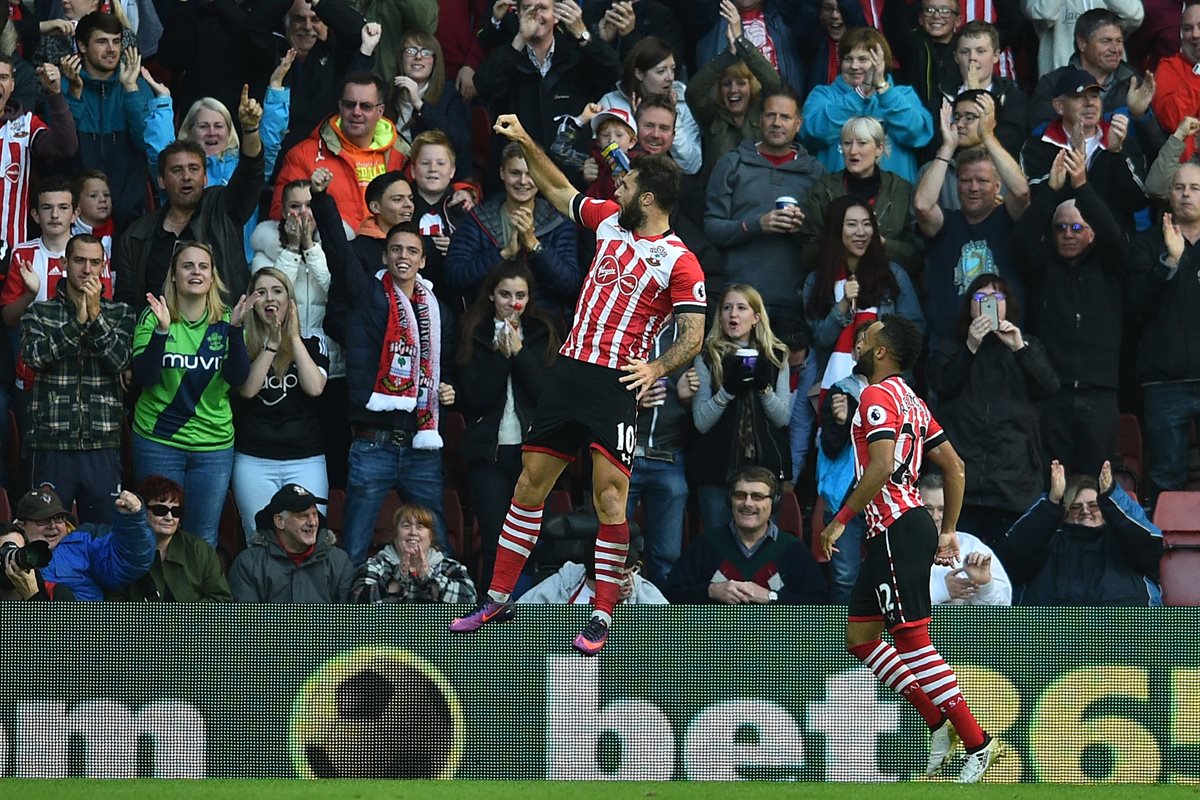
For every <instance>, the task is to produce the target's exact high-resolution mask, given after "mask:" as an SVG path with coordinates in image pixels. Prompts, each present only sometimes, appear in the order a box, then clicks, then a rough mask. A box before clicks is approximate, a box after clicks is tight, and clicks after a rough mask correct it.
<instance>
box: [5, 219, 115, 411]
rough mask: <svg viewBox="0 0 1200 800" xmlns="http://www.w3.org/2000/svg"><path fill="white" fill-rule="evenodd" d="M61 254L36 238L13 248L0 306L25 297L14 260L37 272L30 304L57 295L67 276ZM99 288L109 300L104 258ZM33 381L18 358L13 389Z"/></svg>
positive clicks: (109, 283)
mask: <svg viewBox="0 0 1200 800" xmlns="http://www.w3.org/2000/svg"><path fill="white" fill-rule="evenodd" d="M63 255H64V254H63V253H55V252H53V251H51V250H49V249H47V248H46V245H45V243H44V242H42V240H41V239H40V238H39V239H32V240H30V241H28V242H22V243H21V244H19V245H17V246H16V247H14V248H13V251H12V259H11V260H10V261H9V264H8V275H7V277H5V279H4V288H2V289H0V306H6V305H8V304H9V303H12V302H14V301H15V300H19V299H20V298H21V295H23V294H25V279H24V278H22V277H21V269H20V267H18V266H17V259H18V258H19V259H21V260H22V261H25V262H27V263H29V264H31V265H32V266H33V271H34V272H36V273H37V276H38V279H39V280H40V281H41V286H40V287H39V288H38V293H37V297H35V298H34V299H33V302H35V303H40V302H42V301H43V300H45V299H46V298H48V297H54V296H56V295H57V294H58V284H59V283H60V282H61V281H63V280H64V279H66V277H67V270H66V265H65V264H64V263H63ZM100 287H101V289H100V293H101V295H103V296H104V298H105V299H107V300H111V299H112V296H113V280H112V271H111V269H110V267H109V264H108V259H105V261H104V269H103V270H102V271H101V272H100ZM33 378H34V373H33V370H32V369H31V368H30V367H29V365H28V364H26V363H25V360H24V359H22V358H21V357H20V356H19V355H18V357H17V380H16V385H17V388H18V389H32V388H33Z"/></svg>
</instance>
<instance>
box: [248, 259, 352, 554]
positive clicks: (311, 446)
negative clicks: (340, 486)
mask: <svg viewBox="0 0 1200 800" xmlns="http://www.w3.org/2000/svg"><path fill="white" fill-rule="evenodd" d="M247 296H248V298H249V302H250V303H251V304H252V305H253V307H254V313H252V314H247V315H246V326H245V328H246V331H245V336H246V353H247V355H248V357H249V359H250V371H249V375H248V376H247V377H246V380H245V381H244V382H243V383H242V385H241V386H239V387H238V393H237V395H235V396H234V398H233V422H234V430H235V433H236V435H235V439H234V452H233V497H234V500H235V501H236V502H237V506H238V512H239V513H240V514H241V517H242V527H243V528H244V529H245V531H246V539H247V541H249V538H250V536H251V535H253V533H254V515H255V513H257V512H258V510H259V509H261V508H263V507H264V506H266V504H267V502H268V501H270V499H271V497H273V496H274V494H275V492H277V491H279V490H280V489H282V488H283V487H284V486H285V485H286V484H289V483H296V484H299V485H301V486H303V487H305V488H306V489H308V490H309V491H311V492H312V493H313V494H315V495H317V496H318V497H326V496H327V494H328V491H329V477H328V475H327V474H326V472H325V436H324V433H323V430H322V428H323V424H324V423H323V422H322V420H321V413H320V408H321V406H320V403H319V402H318V400H317V398H318V397H320V396H321V393H322V392H323V391H324V390H325V381H326V380H327V378H328V372H329V353H328V351H327V350H326V348H325V342H324V339H323V338H322V337H321V336H320V335H311V334H310V335H308V336H304V335H302V331H301V327H300V315H299V310H298V307H297V305H296V292H295V289H294V288H293V286H292V282H291V281H290V280H288V277H287V275H285V274H284V273H283V272H282V271H280V270H278V269H275V268H274V267H264V268H263V269H260V270H259V271H258V272H256V273H255V274H254V277H253V278H251V280H250V288H249V290H248V293H247Z"/></svg>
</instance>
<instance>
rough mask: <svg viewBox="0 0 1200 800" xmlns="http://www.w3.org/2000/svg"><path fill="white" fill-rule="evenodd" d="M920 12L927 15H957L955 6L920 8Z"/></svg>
mask: <svg viewBox="0 0 1200 800" xmlns="http://www.w3.org/2000/svg"><path fill="white" fill-rule="evenodd" d="M921 13H922V14H924V15H925V16H927V17H954V16H957V15H958V9H956V8H922V9H921Z"/></svg>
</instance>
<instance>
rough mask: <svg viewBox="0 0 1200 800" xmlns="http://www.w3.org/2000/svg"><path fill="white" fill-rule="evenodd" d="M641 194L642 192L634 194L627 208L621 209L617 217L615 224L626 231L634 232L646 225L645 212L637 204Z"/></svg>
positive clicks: (640, 205)
mask: <svg viewBox="0 0 1200 800" xmlns="http://www.w3.org/2000/svg"><path fill="white" fill-rule="evenodd" d="M642 194H644V192H639V193H638V194H635V195H634V196H633V199H631V200H630V201H629V207H628V208H622V209H621V215H620V216H618V217H617V224H618V225H620V226H621V227H622V228H624V229H625V230H627V231H636V230H637V229H638V228H640V227H642V226H643V225H645V224H646V210H645V209H644V208H642V204H641V203H640V202H638V201H640V200H641V199H642Z"/></svg>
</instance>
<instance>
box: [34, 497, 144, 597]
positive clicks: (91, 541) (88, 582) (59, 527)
mask: <svg viewBox="0 0 1200 800" xmlns="http://www.w3.org/2000/svg"><path fill="white" fill-rule="evenodd" d="M113 510H114V512H115V513H114V514H113V524H112V525H95V524H86V525H83V526H81V527H79V528H76V527H74V525H75V520H74V518H73V517H72V516H71V515H70V514H68V513H67V511H66V509H64V508H63V504H62V500H60V499H59V497H58V495H57V494H55V493H54V491H53V490H52V489H48V488H41V489H33V490H31V491H28V492H26V493H25V494H24V495H23V496H22V497H21V499H20V500H19V501H18V502H17V508H16V517H17V519H16V526H17V528H19V529H20V530H21V532H22V533H23V534H24V535H25V538H26V539H28V540H29V542H30V546H31V547H32V546H33V545H34V544H36V543H38V542H44V543H45V544H46V545H48V546H49V549H50V553H51V556H50V563H49V564H48V565H46V566H45V567H43V568H42V569H41V571H40V574H41V577H42V578H43V579H44V580H45V581H46V583H53V584H61V585H64V586H66V587H68V588H69V589H70V590H71V591H72V592H73V593H74V595H75V599H77V600H88V601H97V600H103V599H104V590H105V589H115V588H117V587H118V586H124V585H126V584H128V583H131V582H133V581H135V580H137V579H138V578H140V577H142V576H143V575H145V574H146V572H147V571H148V570H149V569H150V565H151V564H153V563H154V553H155V546H154V534H153V533H152V532H151V531H150V526H149V525H148V524H147V522H146V511H145V508H143V505H142V500H141V498H139V497H138V496H137V495H135V494H134V493H133V492H128V491H121V492H120V493H119V495H118V496H117V499H116V501H115V502H114V503H113ZM39 549H40V548H39Z"/></svg>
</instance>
